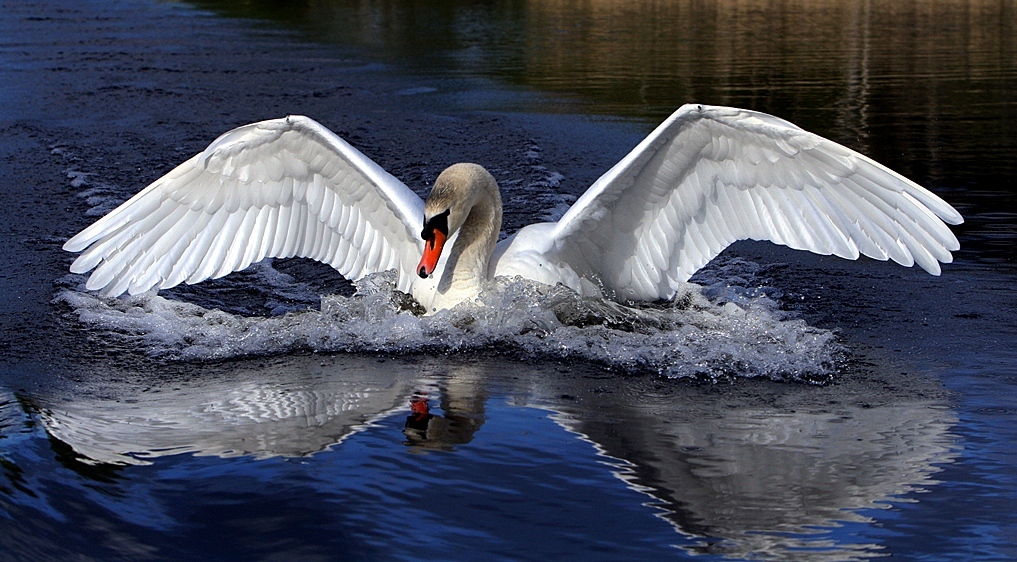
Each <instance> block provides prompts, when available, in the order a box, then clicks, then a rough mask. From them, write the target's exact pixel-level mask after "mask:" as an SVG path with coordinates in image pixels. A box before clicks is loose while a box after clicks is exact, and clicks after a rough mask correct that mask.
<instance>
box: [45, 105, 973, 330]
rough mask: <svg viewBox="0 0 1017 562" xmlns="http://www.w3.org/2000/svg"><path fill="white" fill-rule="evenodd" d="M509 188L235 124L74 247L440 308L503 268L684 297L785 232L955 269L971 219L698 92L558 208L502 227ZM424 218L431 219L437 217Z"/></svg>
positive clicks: (152, 279) (902, 182) (163, 276)
mask: <svg viewBox="0 0 1017 562" xmlns="http://www.w3.org/2000/svg"><path fill="white" fill-rule="evenodd" d="M501 215H502V208H501V197H500V195H499V192H498V185H497V182H496V181H495V179H494V178H493V177H492V176H491V174H489V173H488V172H487V171H486V170H484V169H483V168H482V167H481V166H479V165H476V164H455V165H453V166H451V167H449V168H448V169H446V170H445V171H444V172H442V174H441V175H439V177H438V179H437V180H436V182H435V185H434V187H433V189H432V191H431V193H430V195H429V196H428V199H427V201H426V202H424V201H421V200H420V198H419V197H417V195H415V194H414V193H413V192H412V191H411V190H410V189H409V188H408V187H407V186H406V185H404V184H403V183H402V182H400V181H399V180H398V179H396V178H395V177H393V176H392V175H390V174H389V173H387V172H386V171H384V170H383V169H382V168H381V167H379V166H378V165H377V164H375V163H374V162H373V161H371V160H370V159H369V158H367V157H366V156H364V155H363V154H361V153H360V152H359V151H358V150H356V149H355V148H353V147H352V146H350V145H349V144H348V143H346V142H345V141H344V140H342V139H341V138H339V137H338V136H336V135H335V134H333V133H331V132H330V131H328V130H327V129H325V128H324V127H323V126H321V125H319V124H318V123H316V122H315V121H313V120H311V119H309V118H307V117H300V116H290V117H287V118H285V119H275V120H270V121H263V122H260V123H253V124H250V125H246V126H243V127H240V128H238V129H234V130H232V131H230V132H228V133H226V134H224V135H222V136H221V137H219V138H218V139H217V140H215V141H214V142H213V143H212V144H211V145H210V146H209V147H208V148H207V149H205V150H204V151H203V152H201V153H200V154H197V155H195V156H194V157H193V158H191V159H190V160H187V161H186V162H184V163H183V164H181V165H179V166H177V167H176V168H175V169H173V170H172V171H170V172H169V173H167V174H166V175H165V176H163V177H162V178H160V179H158V180H156V181H155V182H153V183H152V184H151V185H149V186H148V187H146V188H145V189H144V190H142V191H141V192H140V193H138V194H137V195H135V196H134V197H132V198H131V199H129V200H128V201H127V202H125V203H124V204H122V205H121V206H120V207H118V208H117V209H115V210H113V211H112V212H110V213H109V214H108V215H106V216H105V217H103V218H101V219H99V220H98V221H96V222H95V223H94V224H92V225H91V226H89V227H87V228H85V229H84V230H82V231H81V232H80V233H79V234H77V235H76V236H74V237H73V238H71V239H70V240H68V241H67V243H66V244H64V249H66V250H68V251H72V252H81V255H80V256H78V258H77V259H76V260H75V261H74V263H73V264H72V265H71V271H72V272H75V273H86V272H88V271H91V270H92V269H94V270H95V271H93V272H92V274H91V276H90V277H89V279H88V281H87V282H86V287H87V288H88V289H90V290H100V291H101V292H102V293H104V294H106V295H109V296H117V295H120V294H122V293H124V292H128V293H130V294H136V293H140V292H144V291H148V290H150V289H153V288H154V289H165V288H169V287H173V286H175V285H177V284H179V283H182V282H185V283H197V282H200V281H202V280H204V279H208V278H217V277H221V276H223V275H226V274H228V273H230V272H233V271H238V270H240V269H243V268H245V267H247V266H248V265H250V264H251V263H254V262H257V261H260V260H262V259H264V258H266V257H292V256H301V257H307V258H311V259H315V260H318V261H321V262H324V263H327V264H329V265H331V266H333V267H334V268H335V269H337V270H338V271H339V272H340V273H341V274H342V275H344V276H345V277H347V278H349V279H353V280H356V279H359V278H360V277H363V276H364V275H367V274H370V273H375V272H381V271H387V270H390V269H395V270H396V271H397V272H398V275H397V282H396V283H397V288H398V289H399V290H402V291H405V292H408V293H410V294H411V295H413V297H414V298H415V299H416V300H417V301H418V302H420V304H421V305H423V306H424V307H425V309H426V310H427V311H428V312H435V311H438V310H441V309H444V308H450V307H452V306H455V305H456V304H458V303H460V302H462V301H465V300H470V299H472V298H474V297H476V296H477V295H478V294H479V292H480V288H481V285H482V283H483V282H484V281H485V280H487V279H489V278H492V277H495V276H515V275H518V276H522V277H524V278H527V279H531V280H534V281H538V282H541V283H545V284H548V285H554V284H556V283H562V284H564V285H566V286H568V287H570V288H572V289H573V290H575V291H576V292H578V293H579V294H581V295H583V296H603V297H609V298H614V299H617V300H656V299H668V298H670V297H672V296H673V295H674V294H675V292H676V291H677V289H678V288H679V285H680V284H681V283H683V282H685V281H687V280H688V278H689V277H691V276H692V274H693V273H695V272H696V270H698V269H699V268H701V267H702V266H703V265H705V264H706V263H707V262H709V261H710V260H711V259H713V258H714V257H715V256H716V255H717V254H719V253H720V252H721V251H722V250H723V249H724V248H726V247H727V246H728V245H730V244H731V243H733V242H735V241H737V240H742V239H755V240H769V241H772V242H775V243H777V244H783V245H786V246H789V247H791V248H795V249H802V250H809V251H812V252H816V253H819V254H833V255H837V256H840V257H843V258H847V259H857V258H858V257H859V255H866V256H869V257H872V258H875V259H879V260H887V259H892V260H893V261H895V262H897V263H899V264H902V265H905V266H912V265H914V264H915V263H917V264H918V265H920V266H921V267H922V268H923V269H925V270H926V271H928V272H929V273H932V274H933V275H938V274H939V273H940V265H939V264H940V262H942V263H949V262H951V261H952V256H951V253H950V252H951V251H955V250H957V249H958V248H959V244H958V242H957V238H956V237H955V236H954V234H953V233H952V232H951V231H950V229H949V228H948V227H947V226H946V224H945V223H949V224H960V223H961V222H963V219H962V217H961V216H960V214H959V213H958V212H957V211H956V210H955V209H954V208H953V207H951V206H950V205H949V204H947V203H946V202H945V201H943V200H942V199H940V198H939V197H937V196H936V195H934V194H933V193H931V192H929V191H928V190H926V189H924V188H923V187H921V186H919V185H917V184H915V183H914V182H912V181H910V180H908V179H906V178H904V177H903V176H901V175H900V174H897V173H896V172H893V171H891V170H890V169H888V168H886V167H885V166H882V165H881V164H878V163H877V162H875V161H873V160H871V159H869V158H867V157H865V156H863V155H861V154H859V153H857V152H854V151H852V150H850V149H848V148H846V147H844V146H841V145H839V144H837V143H834V142H832V141H830V140H827V139H824V138H822V137H820V136H818V135H815V134H812V133H809V132H807V131H804V130H802V129H800V128H798V127H796V126H795V125H793V124H791V123H789V122H787V121H784V120H782V119H779V118H777V117H773V116H771V115H767V114H764V113H759V112H754V111H748V110H743V109H734V108H726V107H712V106H700V105H685V106H683V107H681V108H680V109H678V111H676V112H675V113H674V114H672V115H671V116H670V117H669V118H668V119H667V120H666V121H664V122H663V123H662V124H661V125H660V126H658V127H657V128H656V129H655V130H654V131H653V132H652V133H651V134H650V135H649V136H648V137H646V139H644V140H643V141H642V142H641V143H640V144H639V145H638V146H636V147H635V149H633V150H632V151H631V152H630V153H629V154H628V155H626V156H625V157H624V158H623V159H622V160H621V161H620V162H618V163H617V164H616V165H615V166H614V167H613V168H611V169H610V170H609V171H608V172H607V173H605V174H604V175H603V176H601V177H600V178H599V179H598V180H597V181H596V182H595V183H594V184H593V185H592V186H591V187H590V188H589V189H588V190H587V191H586V193H585V194H584V195H583V196H582V197H580V198H579V200H577V201H576V203H575V204H574V205H573V206H572V207H571V208H570V209H569V210H568V211H567V212H566V213H565V215H564V216H563V217H562V218H561V219H560V220H559V221H557V222H546V223H538V224H532V225H529V226H526V227H524V228H522V229H521V230H519V231H518V232H517V233H515V234H514V235H512V236H510V237H509V238H507V239H505V240H502V241H501V242H498V236H499V233H500V230H501ZM421 225H423V231H421V230H420V228H421Z"/></svg>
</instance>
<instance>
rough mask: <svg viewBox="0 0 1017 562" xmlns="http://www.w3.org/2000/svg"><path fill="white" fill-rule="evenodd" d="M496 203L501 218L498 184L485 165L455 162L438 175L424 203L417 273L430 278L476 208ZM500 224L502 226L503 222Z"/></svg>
mask: <svg viewBox="0 0 1017 562" xmlns="http://www.w3.org/2000/svg"><path fill="white" fill-rule="evenodd" d="M495 202H496V203H497V207H498V211H499V219H500V210H501V196H500V195H499V193H498V183H497V182H496V181H495V179H494V177H493V176H491V174H490V173H489V172H488V171H487V170H485V169H484V168H483V166H480V165H478V164H453V165H452V166H449V167H448V168H446V169H445V171H443V172H442V173H441V174H439V175H438V179H436V180H435V181H434V187H432V188H431V193H430V194H429V195H428V196H427V201H425V202H424V228H423V230H422V231H421V232H420V237H421V238H423V239H424V254H423V256H422V257H421V258H420V263H419V264H418V265H417V274H418V275H419V276H420V277H427V276H429V275H431V274H432V273H433V272H434V269H435V267H437V265H438V259H439V258H440V257H441V252H442V249H443V248H444V246H445V242H446V241H447V240H448V239H449V238H450V237H451V236H452V235H453V234H455V233H456V232H457V231H459V229H460V228H461V227H462V226H463V224H464V223H465V222H466V219H467V218H468V217H469V216H470V213H471V212H472V211H473V210H474V207H476V206H478V204H481V203H487V204H491V205H493V204H494V203H495ZM499 223H500V220H499ZM498 226H499V228H500V224H499V225H498Z"/></svg>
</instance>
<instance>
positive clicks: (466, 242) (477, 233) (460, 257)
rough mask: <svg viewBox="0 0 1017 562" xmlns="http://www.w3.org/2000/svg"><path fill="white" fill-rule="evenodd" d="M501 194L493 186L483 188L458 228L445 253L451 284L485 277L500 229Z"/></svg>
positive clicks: (480, 279)
mask: <svg viewBox="0 0 1017 562" xmlns="http://www.w3.org/2000/svg"><path fill="white" fill-rule="evenodd" d="M501 213H502V210H501V196H500V195H499V193H498V191H497V186H495V189H494V190H493V191H491V190H487V189H485V190H483V191H481V192H480V193H478V197H477V199H476V201H475V202H474V204H473V207H471V208H470V212H469V214H468V215H467V217H466V220H465V221H464V222H463V225H462V226H461V227H460V228H459V236H458V238H457V239H456V242H455V245H454V246H453V247H452V251H451V253H450V254H449V262H448V263H449V265H450V266H452V285H453V286H455V285H465V284H470V285H476V286H477V289H478V291H479V286H480V283H481V282H483V281H484V280H485V279H487V278H488V266H489V264H490V261H491V252H492V251H493V250H494V246H495V244H496V243H497V242H498V234H499V233H500V232H501Z"/></svg>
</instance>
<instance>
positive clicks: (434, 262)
mask: <svg viewBox="0 0 1017 562" xmlns="http://www.w3.org/2000/svg"><path fill="white" fill-rule="evenodd" d="M445 239H446V236H445V233H444V232H442V231H440V230H438V229H437V228H435V229H433V230H431V238H429V239H428V240H425V241H424V255H423V256H422V257H421V258H420V263H419V264H417V275H420V276H421V277H424V278H426V277H427V276H429V275H431V274H432V273H434V268H435V267H437V266H438V258H440V257H441V249H442V248H443V247H444V246H445Z"/></svg>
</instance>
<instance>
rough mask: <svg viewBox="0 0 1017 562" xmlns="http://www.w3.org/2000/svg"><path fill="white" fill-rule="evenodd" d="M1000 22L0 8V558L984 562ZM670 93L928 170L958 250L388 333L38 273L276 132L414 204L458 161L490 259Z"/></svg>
mask: <svg viewBox="0 0 1017 562" xmlns="http://www.w3.org/2000/svg"><path fill="white" fill-rule="evenodd" d="M1015 23H1017V6H1015V5H1014V3H1013V2H1006V1H1004V2H988V1H985V2H980V1H972V2H960V1H931V2H880V1H873V2H864V1H857V2H851V1H835V0H830V1H821V2H805V1H802V2H793V1H789V2H765V3H759V2H735V1H730V2H729V1H716V2H698V1H676V2H638V1H637V2H556V1H544V2H540V1H532V2H526V1H513V2H493V3H476V2H467V1H445V2H411V1H391V2H353V1H324V0H322V1H314V2H304V3H299V4H290V3H278V2H269V1H265V2H261V1H256V0H251V1H246V2H229V1H201V2H191V3H174V2H169V3H164V2H148V1H143V0H83V1H82V2H78V3H74V4H71V5H68V4H66V3H62V2H58V1H57V0H28V1H18V2H6V1H3V0H0V83H2V84H4V86H3V88H2V90H0V132H2V133H3V134H2V135H0V139H2V140H0V161H2V162H3V164H2V165H0V190H2V191H0V192H2V193H3V196H4V197H5V199H6V201H7V205H6V206H5V209H6V210H5V212H4V220H3V221H2V228H3V231H4V233H5V234H4V236H5V240H7V244H6V245H5V247H4V249H3V250H0V291H2V294H3V299H2V300H0V330H2V339H0V545H2V549H0V560H49V559H53V560H56V559H59V560H65V559H80V560H90V559H131V560H169V559H174V560H175V559H197V558H201V559H212V560H219V559H222V560H228V559H278V558H286V559H302V560H304V559H306V560H313V559H322V560H345V559H364V560H410V559H413V560H476V559H484V560H488V559H490V560H570V559H582V560H670V559H686V558H696V559H706V560H724V559H736V560H737V559H776V560H792V559H798V560H852V559H870V558H879V557H886V556H893V557H894V558H895V559H905V560H912V559H914V560H972V559H979V560H1010V559H1014V558H1017V517H1015V515H1014V513H1015V512H1014V509H1013V507H1012V506H1013V505H1014V501H1015V500H1017V492H1015V490H1017V454H1015V449H1014V445H1013V444H1014V443H1015V442H1017V398H1015V396H1017V394H1015V390H1017V367H1014V365H1015V360H1017V352H1015V349H1017V346H1015V345H1014V344H1015V343H1017V322H1015V321H1014V318H1015V315H1014V313H1015V312H1017V293H1015V290H1014V287H1015V281H1017V269H1015V268H1014V258H1015V254H1014V248H1015V245H1014V243H1015V241H1017V240H1015V238H1017V236H1015V234H1017V220H1015V217H1017V215H1015V211H1017V198H1015V190H1014V183H1013V178H1014V177H1017V161H1015V160H1014V158H1013V155H1014V154H1015V153H1017V133H1015V131H1017V33H1015V29H1014V27H1015ZM687 102H700V103H709V104H722V105H734V106H741V107H747V108H752V109H757V110H761V111H766V112H769V113H773V114H776V115H778V116H780V117H783V118H785V119H788V120H791V121H793V122H795V123H797V124H799V125H800V126H803V127H804V128H806V129H809V130H812V131H814V132H816V133H819V134H821V135H823V136H826V137H828V138H831V139H833V140H836V141H838V142H841V143H843V144H845V145H847V146H850V147H852V148H855V149H857V150H859V151H862V152H863V153H865V154H867V155H869V156H871V157H873V158H875V159H876V160H878V161H880V162H882V163H884V164H886V165H888V166H890V167H891V168H894V169H896V170H898V171H900V172H902V173H904V174H905V175H907V176H908V177H911V178H912V179H914V180H915V181H917V182H919V183H921V184H923V185H926V186H927V187H929V188H930V189H932V190H933V191H935V192H936V193H938V194H940V195H941V196H942V197H944V198H945V199H947V200H948V201H949V202H950V203H952V204H953V205H954V206H955V207H956V208H957V209H958V210H959V211H960V212H961V213H962V214H963V215H964V216H965V218H966V222H965V224H964V225H961V226H960V227H957V228H956V229H955V232H957V233H958V237H959V238H960V241H961V250H960V251H959V252H957V253H956V254H955V258H956V261H955V263H953V264H949V265H945V266H944V271H943V274H942V276H940V277H932V276H929V275H926V274H925V273H923V272H921V271H914V270H911V269H905V268H901V267H899V266H896V265H893V264H886V263H881V262H874V261H871V260H862V261H858V262H847V261H844V260H838V259H835V258H825V257H819V256H811V255H802V254H801V253H800V252H793V251H789V250H783V249H780V248H776V247H773V246H771V245H767V244H758V243H740V244H737V245H735V246H734V247H732V248H731V249H730V250H729V251H727V252H725V253H724V254H723V255H722V256H721V257H720V258H718V259H717V260H715V262H714V263H712V264H710V266H708V267H707V268H706V269H705V270H704V271H702V272H701V273H700V274H698V275H697V276H696V277H695V278H694V279H693V281H695V282H696V283H697V285H698V286H697V287H696V288H693V289H691V293H689V294H688V295H686V297H685V299H684V300H682V302H681V304H680V306H679V305H678V304H672V305H670V306H657V307H649V308H644V309H641V310H639V311H638V312H631V311H629V312H622V313H617V311H613V310H612V311H609V312H605V310H604V309H603V308H597V307H595V306H594V307H593V308H590V307H591V306H593V305H589V303H577V302H576V301H575V300H574V299H572V298H571V297H570V296H569V295H567V294H563V293H553V294H551V295H550V296H546V297H542V298H541V299H537V297H535V296H534V294H533V293H532V292H530V288H528V287H525V286H521V285H513V284H507V285H504V286H500V287H499V288H498V291H497V292H496V293H493V294H492V295H491V296H490V298H491V299H493V300H492V301H491V302H492V303H493V304H494V305H495V306H492V307H491V310H492V311H493V312H490V313H488V314H475V315H472V316H455V315H446V316H442V317H440V318H434V319H421V318H416V317H413V316H411V315H408V314H406V313H399V312H398V309H396V308H393V307H392V306H391V304H390V291H389V290H388V288H387V287H388V285H386V283H387V279H386V278H385V277H384V276H379V277H378V278H373V279H370V280H369V281H367V282H364V283H361V284H360V286H359V287H357V288H356V290H357V291H358V292H355V288H354V287H353V286H352V285H350V284H349V283H347V282H345V281H344V280H342V279H341V278H340V277H339V276H338V275H336V274H335V273H334V272H332V271H331V270H330V269H328V268H327V267H319V266H317V265H315V264H311V263H307V262H303V261H300V260H282V261H277V262H275V263H263V264H259V265H257V266H254V267H252V268H251V269H249V270H248V271H245V272H242V273H239V274H234V275H231V276H229V277H227V278H224V279H222V280H218V281H215V282H209V283H203V284H200V285H197V286H193V287H183V288H175V289H173V290H170V291H164V292H161V293H160V294H159V295H158V296H157V295H151V294H149V295H141V296H138V297H132V298H130V299H121V300H104V299H100V298H98V297H96V296H95V295H91V294H89V293H87V292H86V291H84V290H83V283H84V279H83V278H82V277H81V276H75V275H70V274H68V273H67V267H68V265H69V264H70V261H71V259H72V256H71V255H69V254H67V253H66V252H63V251H62V250H61V249H60V246H61V245H62V243H63V241H65V240H66V239H67V238H68V237H69V236H71V235H73V234H74V233H75V232H77V231H78V230H80V229H81V228H82V227H84V226H85V225H86V224H88V223H89V222H91V221H93V220H95V219H96V218H97V217H98V216H99V215H101V214H103V213H105V212H106V211H108V210H110V209H112V208H113V207H114V206H115V205H117V204H119V203H120V202H121V201H123V200H124V199H126V198H127V197H129V196H130V195H131V194H133V193H135V192H136V191H137V190H139V189H141V188H142V187H144V185H146V184H147V183H149V182H151V181H152V180H154V179H156V178H157V177H159V176H160V175H162V174H163V173H165V172H166V171H168V170H169V169H170V168H172V167H173V166H175V165H176V164H177V163H179V162H181V161H183V160H184V159H186V158H188V157H189V156H190V155H192V154H194V153H195V152H197V151H199V150H201V149H202V148H204V146H206V145H207V144H208V143H209V142H210V141H211V140H213V139H214V138H215V137H216V136H218V135H219V134H220V133H221V132H224V131H226V130H228V129H230V128H231V127H235V126H238V125H241V124H244V123H248V122H252V121H256V120H260V119H266V118H272V117H278V116H281V115H285V114H290V113H300V114H305V115H309V116H311V117H313V118H315V119H317V120H319V121H321V122H322V123H323V124H324V125H326V126H327V127H329V128H331V129H332V130H334V131H336V132H338V133H339V134H340V135H342V136H343V137H344V138H346V139H348V140H350V142H351V143H353V144H354V145H355V146H357V147H358V148H359V149H360V150H362V151H363V152H365V153H366V154H367V155H368V156H369V157H371V158H372V159H375V160H376V161H377V162H378V163H379V164H381V165H382V166H383V167H385V168H386V169H388V170H390V171H392V173H393V174H395V175H396V176H397V177H399V178H400V179H402V180H403V181H405V182H406V183H407V184H408V185H410V186H411V187H412V188H414V189H415V190H417V191H418V192H420V193H424V192H425V191H426V189H427V188H428V187H429V185H430V183H431V182H433V180H434V178H435V176H436V175H437V174H438V173H439V172H440V171H441V170H442V169H443V168H444V167H445V166H447V165H448V164H451V163H453V162H456V161H463V160H466V161H476V162H480V163H482V164H484V165H485V166H487V167H488V168H489V169H491V171H492V173H493V174H494V175H495V177H497V178H498V180H499V183H500V184H501V186H502V189H503V192H504V198H505V201H506V205H507V207H508V209H507V212H506V219H505V231H506V232H505V233H506V234H510V233H511V232H513V231H514V230H515V229H517V228H518V227H519V226H521V225H523V224H527V223H529V222H533V221H536V220H547V219H548V218H555V217H557V216H560V214H561V213H562V212H563V211H564V209H565V208H567V206H568V205H569V204H570V203H571V202H572V201H574V200H575V198H576V197H577V196H578V195H580V194H581V193H582V192H583V190H584V189H585V188H586V187H587V186H588V185H589V184H590V183H591V182H592V181H593V180H595V179H596V178H597V177H598V176H599V175H600V174H601V173H603V172H604V171H605V170H607V168H609V167H610V166H611V165H612V164H613V163H614V162H615V161H617V159H618V158H620V157H621V156H623V155H624V154H625V153H626V152H627V151H628V150H629V149H630V148H631V147H633V146H634V145H635V144H636V143H637V142H638V141H639V139H640V138H641V137H642V136H643V135H645V134H646V133H647V132H649V131H650V130H651V129H652V128H653V126H655V125H656V123H658V122H659V121H660V120H662V119H663V118H665V117H666V116H667V115H668V114H670V113H671V112H672V111H673V110H674V109H675V108H676V107H678V106H680V105H681V104H683V103H687ZM538 300H540V302H535V301H538ZM562 310H569V311H572V314H573V315H575V316H576V317H580V318H586V317H593V318H601V317H602V316H598V315H608V316H606V317H607V318H610V319H611V320H612V321H611V322H606V323H604V324H603V325H601V324H600V323H596V322H595V323H584V322H578V323H576V322H572V323H569V322H566V321H564V320H563V318H562V314H561V311H562ZM556 311H557V312H556ZM619 314H620V316H619ZM619 318H621V321H619V320H618V319H619Z"/></svg>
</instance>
